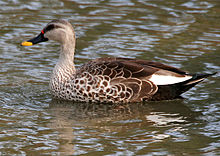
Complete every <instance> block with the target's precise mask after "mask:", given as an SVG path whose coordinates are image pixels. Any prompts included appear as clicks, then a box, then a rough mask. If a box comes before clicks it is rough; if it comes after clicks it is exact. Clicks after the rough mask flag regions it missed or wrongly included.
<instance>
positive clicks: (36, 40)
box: [21, 33, 48, 46]
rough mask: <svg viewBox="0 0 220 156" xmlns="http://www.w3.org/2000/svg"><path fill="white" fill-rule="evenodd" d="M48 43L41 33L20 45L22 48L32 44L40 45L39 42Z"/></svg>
mask: <svg viewBox="0 0 220 156" xmlns="http://www.w3.org/2000/svg"><path fill="white" fill-rule="evenodd" d="M45 41H48V39H47V38H45V37H44V35H43V34H42V33H40V34H39V35H38V36H37V37H34V38H32V39H30V40H28V41H24V42H22V43H21V45H22V46H32V45H34V44H37V43H40V42H45Z"/></svg>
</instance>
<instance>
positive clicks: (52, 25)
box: [44, 24, 55, 32]
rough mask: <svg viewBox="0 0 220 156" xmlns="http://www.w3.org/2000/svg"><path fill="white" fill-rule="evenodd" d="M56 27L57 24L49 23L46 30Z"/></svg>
mask: <svg viewBox="0 0 220 156" xmlns="http://www.w3.org/2000/svg"><path fill="white" fill-rule="evenodd" d="M54 28H55V25H54V24H51V25H48V26H47V27H46V28H45V30H44V31H45V32H46V31H50V30H52V29H54Z"/></svg>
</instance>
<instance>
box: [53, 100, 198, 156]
mask: <svg viewBox="0 0 220 156" xmlns="http://www.w3.org/2000/svg"><path fill="white" fill-rule="evenodd" d="M49 110H50V112H51V114H52V115H53V116H54V120H53V121H52V123H51V125H50V127H51V128H53V129H56V130H57V131H58V132H59V137H60V139H61V140H63V141H62V142H61V143H60V149H59V152H63V153H65V154H66V155H71V154H73V153H74V144H73V142H74V133H73V130H74V127H77V126H78V127H91V126H92V127H93V128H94V126H95V128H98V129H105V130H107V131H111V132H112V131H115V132H119V131H123V130H124V129H132V128H143V127H144V128H146V127H148V126H156V127H161V126H167V125H171V124H178V125H181V124H186V123H189V122H193V121H195V120H196V119H195V117H196V116H198V115H200V114H199V113H197V112H193V111H191V110H190V109H189V108H188V107H187V106H186V105H185V104H184V101H183V100H174V101H162V102H148V103H144V104H143V103H130V104H123V105H122V104H121V105H119V104H117V105H116V104H91V103H76V102H74V103H73V102H67V101H59V100H52V101H51V103H50V107H49ZM157 136H158V135H155V139H158V138H156V137H157Z"/></svg>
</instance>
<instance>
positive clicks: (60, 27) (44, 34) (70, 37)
mask: <svg viewBox="0 0 220 156" xmlns="http://www.w3.org/2000/svg"><path fill="white" fill-rule="evenodd" d="M48 40H54V41H57V42H59V43H61V44H64V43H68V42H70V43H71V42H74V41H75V33H74V29H73V27H72V25H71V24H70V23H69V22H68V21H66V20H61V19H58V20H53V21H51V22H49V23H48V24H47V25H46V27H44V29H43V30H41V33H40V34H39V35H38V36H37V37H34V38H32V39H30V40H28V41H24V42H22V43H21V45H22V46H32V45H34V44H37V43H40V42H45V41H48Z"/></svg>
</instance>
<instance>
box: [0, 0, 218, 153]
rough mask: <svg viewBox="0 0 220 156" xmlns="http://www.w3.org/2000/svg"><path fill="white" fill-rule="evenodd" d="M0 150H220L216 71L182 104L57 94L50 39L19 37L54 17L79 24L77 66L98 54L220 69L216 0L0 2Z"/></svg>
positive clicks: (54, 53) (54, 52)
mask: <svg viewBox="0 0 220 156" xmlns="http://www.w3.org/2000/svg"><path fill="white" fill-rule="evenodd" d="M0 4H1V8H0V12H1V14H0V22H1V25H0V28H1V37H0V44H1V46H0V155H36V154H42V155H78V154H86V155H207V156H208V155H220V113H219V112H220V111H219V108H220V98H219V96H220V94H219V89H220V86H219V84H220V81H219V79H218V77H219V73H218V74H217V75H215V76H213V77H210V78H208V79H207V80H206V81H204V82H203V83H200V84H199V85H197V86H196V87H195V88H193V89H191V90H190V91H188V92H187V93H185V94H184V95H183V97H184V99H182V100H173V101H161V102H148V103H145V104H127V105H122V106H115V105H102V104H93V105H91V104H85V103H73V102H63V101H57V100H53V99H52V97H51V95H50V93H49V90H48V82H49V75H50V73H51V71H52V69H53V66H54V64H55V63H56V61H57V57H58V52H57V51H58V48H59V45H58V44H56V43H54V42H51V41H50V42H47V43H42V44H39V45H36V46H33V47H21V46H20V43H21V42H22V41H24V40H26V39H29V38H31V37H33V36H35V35H37V34H38V33H39V32H40V30H41V29H42V28H43V27H44V26H45V25H46V24H47V23H48V22H49V21H51V20H52V19H57V18H63V19H68V20H69V21H70V22H71V23H72V24H73V25H74V27H75V30H76V34H77V50H76V56H75V58H76V59H75V62H76V64H77V66H80V65H81V64H83V63H85V62H87V61H89V60H91V59H94V58H98V57H107V56H112V57H114V56H120V57H129V58H142V59H146V60H154V61H160V62H162V63H165V64H168V65H172V66H175V67H179V68H181V69H184V70H187V71H190V72H204V73H212V72H215V71H218V72H220V63H219V60H220V53H219V51H220V48H219V47H220V2H219V0H181V1H174V0H166V1H161V0H148V1H146V0H118V1H116V0H100V1H98V0H97V1H94V0H93V1H92V0H81V1H77V0H70V1H58V0H53V1H43V0H38V1H32V2H31V1H24V0H13V1H6V0H1V1H0Z"/></svg>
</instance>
